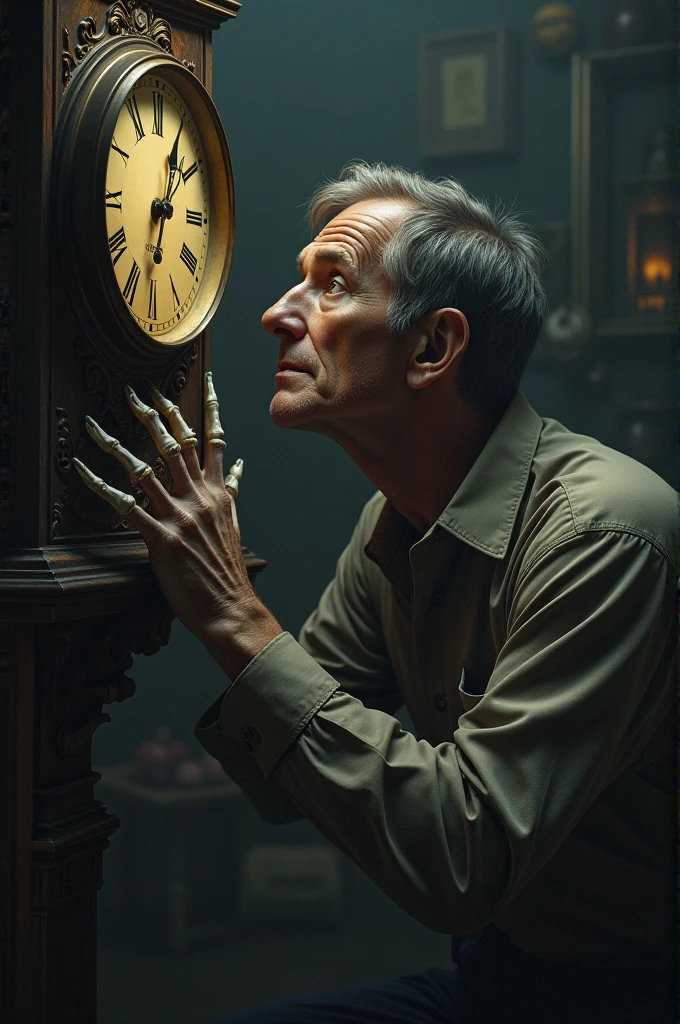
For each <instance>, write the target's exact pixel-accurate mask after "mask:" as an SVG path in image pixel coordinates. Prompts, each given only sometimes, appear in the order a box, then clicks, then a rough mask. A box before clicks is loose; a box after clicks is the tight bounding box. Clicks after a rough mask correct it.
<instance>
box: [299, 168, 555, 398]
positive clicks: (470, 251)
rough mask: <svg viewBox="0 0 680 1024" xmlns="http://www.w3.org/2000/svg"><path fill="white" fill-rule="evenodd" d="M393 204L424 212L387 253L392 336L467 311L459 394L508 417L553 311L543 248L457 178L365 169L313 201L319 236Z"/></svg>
mask: <svg viewBox="0 0 680 1024" xmlns="http://www.w3.org/2000/svg"><path fill="white" fill-rule="evenodd" d="M385 198H394V199H403V200H406V201H408V202H410V203H412V204H413V205H414V206H415V207H416V209H414V210H413V212H412V213H408V214H407V215H406V217H405V219H404V221H403V222H402V224H401V225H400V226H399V227H398V228H397V230H396V231H395V233H394V235H393V236H392V237H391V238H390V240H389V241H388V242H387V244H386V245H385V246H384V248H383V250H382V253H380V254H378V256H379V257H380V258H382V264H383V268H384V271H385V274H386V276H387V279H388V281H389V282H390V284H391V287H392V294H391V298H390V303H389V307H388V312H387V328H388V330H389V331H390V332H392V333H394V334H397V335H399V334H403V333H404V332H405V331H407V330H409V329H410V328H411V327H412V326H413V325H414V324H415V323H416V322H417V321H418V320H419V319H420V318H421V317H422V316H424V315H425V314H427V313H430V312H433V311H434V310H436V309H443V308H446V307H454V308H456V309H460V310H461V312H463V313H464V314H465V316H466V317H467V320H468V322H469V324H470V342H469V344H468V348H467V351H466V352H465V354H464V356H463V359H462V361H461V366H460V372H459V374H458V377H457V381H456V384H457V387H458V391H459V394H460V395H461V396H462V397H463V398H465V399H467V400H468V401H469V402H471V403H472V404H474V405H476V406H478V407H480V408H485V409H492V410H502V409H504V408H505V407H506V406H507V405H508V403H509V402H510V401H511V399H512V398H513V396H514V395H515V393H516V392H517V389H518V387H519V382H520V378H521V376H522V372H523V371H524V367H525V366H526V363H527V360H528V359H529V356H530V355H531V352H532V349H533V347H534V344H535V342H536V339H537V337H538V334H539V331H540V329H541V323H542V321H543V318H544V316H545V313H546V310H547V303H546V298H545V293H544V291H543V287H542V285H541V281H540V272H541V268H542V262H543V251H542V248H541V245H540V242H539V241H538V240H537V238H536V237H535V236H534V235H532V233H531V232H530V231H529V230H528V229H527V228H526V227H525V226H524V225H523V224H522V223H521V222H520V221H519V220H518V219H517V218H516V217H515V216H513V215H511V214H508V213H505V212H503V211H502V210H501V209H496V210H492V209H491V208H490V207H489V206H488V204H487V203H486V202H484V201H481V200H479V199H475V198H474V197H473V196H471V195H470V194H469V193H468V192H466V190H465V189H464V188H463V186H462V185H461V184H459V182H457V181H454V180H453V179H451V178H441V179H439V180H437V181H430V180H429V179H428V178H425V177H424V176H423V175H422V174H418V173H411V172H410V171H406V170H404V169H403V168H401V167H388V166H387V165H385V164H367V163H364V162H362V161H357V162H353V163H351V164H348V165H347V166H346V167H345V168H344V169H343V171H342V172H341V174H340V177H339V179H338V180H337V181H331V182H328V183H327V184H326V185H323V186H322V187H321V188H319V189H318V191H317V192H316V193H315V194H314V195H313V196H312V198H311V200H310V203H309V212H308V218H309V223H310V225H311V227H312V228H313V229H314V230H315V231H318V230H320V228H321V227H322V226H323V225H324V224H326V223H328V221H329V220H331V219H332V218H333V217H334V216H336V215H337V214H338V213H340V212H341V211H342V210H345V209H347V207H348V206H352V205H353V204H354V203H359V202H362V201H363V200H366V199H385Z"/></svg>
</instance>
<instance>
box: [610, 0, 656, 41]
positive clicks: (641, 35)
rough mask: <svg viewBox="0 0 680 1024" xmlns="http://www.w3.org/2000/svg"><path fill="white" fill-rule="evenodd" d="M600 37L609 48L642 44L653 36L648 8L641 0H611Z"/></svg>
mask: <svg viewBox="0 0 680 1024" xmlns="http://www.w3.org/2000/svg"><path fill="white" fill-rule="evenodd" d="M602 38H603V40H604V44H605V46H606V47H607V48H608V49H610V50H618V49H621V48H624V47H627V46H644V45H645V44H646V43H649V42H651V41H652V39H653V38H654V30H653V22H652V18H651V16H650V12H649V8H648V7H647V5H646V3H644V2H643V0H611V2H610V4H609V7H608V8H607V13H606V14H605V18H604V21H603V23H602Z"/></svg>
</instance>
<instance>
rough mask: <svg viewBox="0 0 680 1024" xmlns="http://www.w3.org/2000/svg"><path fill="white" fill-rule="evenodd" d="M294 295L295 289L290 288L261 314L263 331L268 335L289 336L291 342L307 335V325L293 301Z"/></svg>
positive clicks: (297, 305)
mask: <svg viewBox="0 0 680 1024" xmlns="http://www.w3.org/2000/svg"><path fill="white" fill-rule="evenodd" d="M294 293H295V289H294V288H292V289H291V290H290V291H289V292H286V294H285V295H282V296H281V298H280V299H279V301H278V302H275V303H274V305H273V306H270V307H269V309H268V310H266V311H265V313H263V315H262V326H263V327H264V329H265V331H269V333H270V334H275V335H276V336H277V337H280V338H282V337H286V336H289V337H290V338H292V339H293V340H295V341H299V340H300V339H301V338H304V336H305V334H306V333H307V325H306V323H305V320H304V317H303V316H302V311H301V310H300V308H299V303H297V302H296V301H295V295H294Z"/></svg>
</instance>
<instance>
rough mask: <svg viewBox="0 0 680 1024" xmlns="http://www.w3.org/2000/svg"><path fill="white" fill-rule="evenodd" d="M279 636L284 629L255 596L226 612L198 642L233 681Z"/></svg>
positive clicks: (202, 633)
mask: <svg viewBox="0 0 680 1024" xmlns="http://www.w3.org/2000/svg"><path fill="white" fill-rule="evenodd" d="M279 633H283V629H282V628H281V625H280V624H279V623H278V622H277V620H276V619H275V618H274V616H273V615H272V613H271V612H270V611H269V609H268V608H266V607H265V605H264V604H263V603H262V602H261V601H260V600H259V598H258V597H256V596H253V598H252V600H249V601H247V602H246V601H241V602H239V603H238V604H237V605H236V606H235V607H232V608H230V609H229V611H228V612H225V615H224V617H223V618H222V619H220V620H219V621H217V622H214V623H212V624H211V625H210V626H209V627H208V628H206V629H205V630H203V631H201V633H200V635H199V639H200V640H201V642H202V643H203V645H204V646H205V647H206V648H207V650H208V651H209V652H210V654H211V655H212V657H213V658H214V659H215V661H216V662H217V664H218V665H219V666H220V668H221V669H222V670H223V672H224V673H225V674H226V675H227V676H228V677H229V678H230V679H231V680H232V681H233V680H235V679H236V677H237V676H239V675H240V674H241V672H243V670H244V668H246V666H247V665H249V664H250V662H251V661H252V660H253V658H254V657H255V656H256V655H258V654H259V653H260V651H262V650H263V649H264V648H265V647H266V646H267V644H269V643H270V642H271V641H272V640H273V639H274V637H276V636H278V635H279Z"/></svg>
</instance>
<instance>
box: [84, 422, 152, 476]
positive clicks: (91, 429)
mask: <svg viewBox="0 0 680 1024" xmlns="http://www.w3.org/2000/svg"><path fill="white" fill-rule="evenodd" d="M85 428H86V430H87V432H88V434H89V435H90V437H91V438H92V440H93V441H95V442H96V444H98V445H99V447H100V448H101V449H102V450H103V451H105V452H110V453H111V455H113V456H114V458H116V459H118V461H119V462H120V463H122V465H123V466H125V468H126V470H127V471H128V474H129V475H130V477H131V479H132V480H134V481H136V483H139V482H140V481H141V480H144V479H145V478H146V477H147V476H151V474H152V473H153V470H152V469H151V466H150V465H149V464H148V462H142V460H141V459H138V458H137V457H136V456H135V455H133V454H132V452H129V451H128V450H127V448H123V446H122V445H121V443H120V441H118V439H117V438H115V437H111V435H110V434H107V433H106V431H105V430H102V428H101V427H100V426H99V424H98V423H97V421H96V420H93V419H92V417H91V416H86V417H85Z"/></svg>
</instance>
